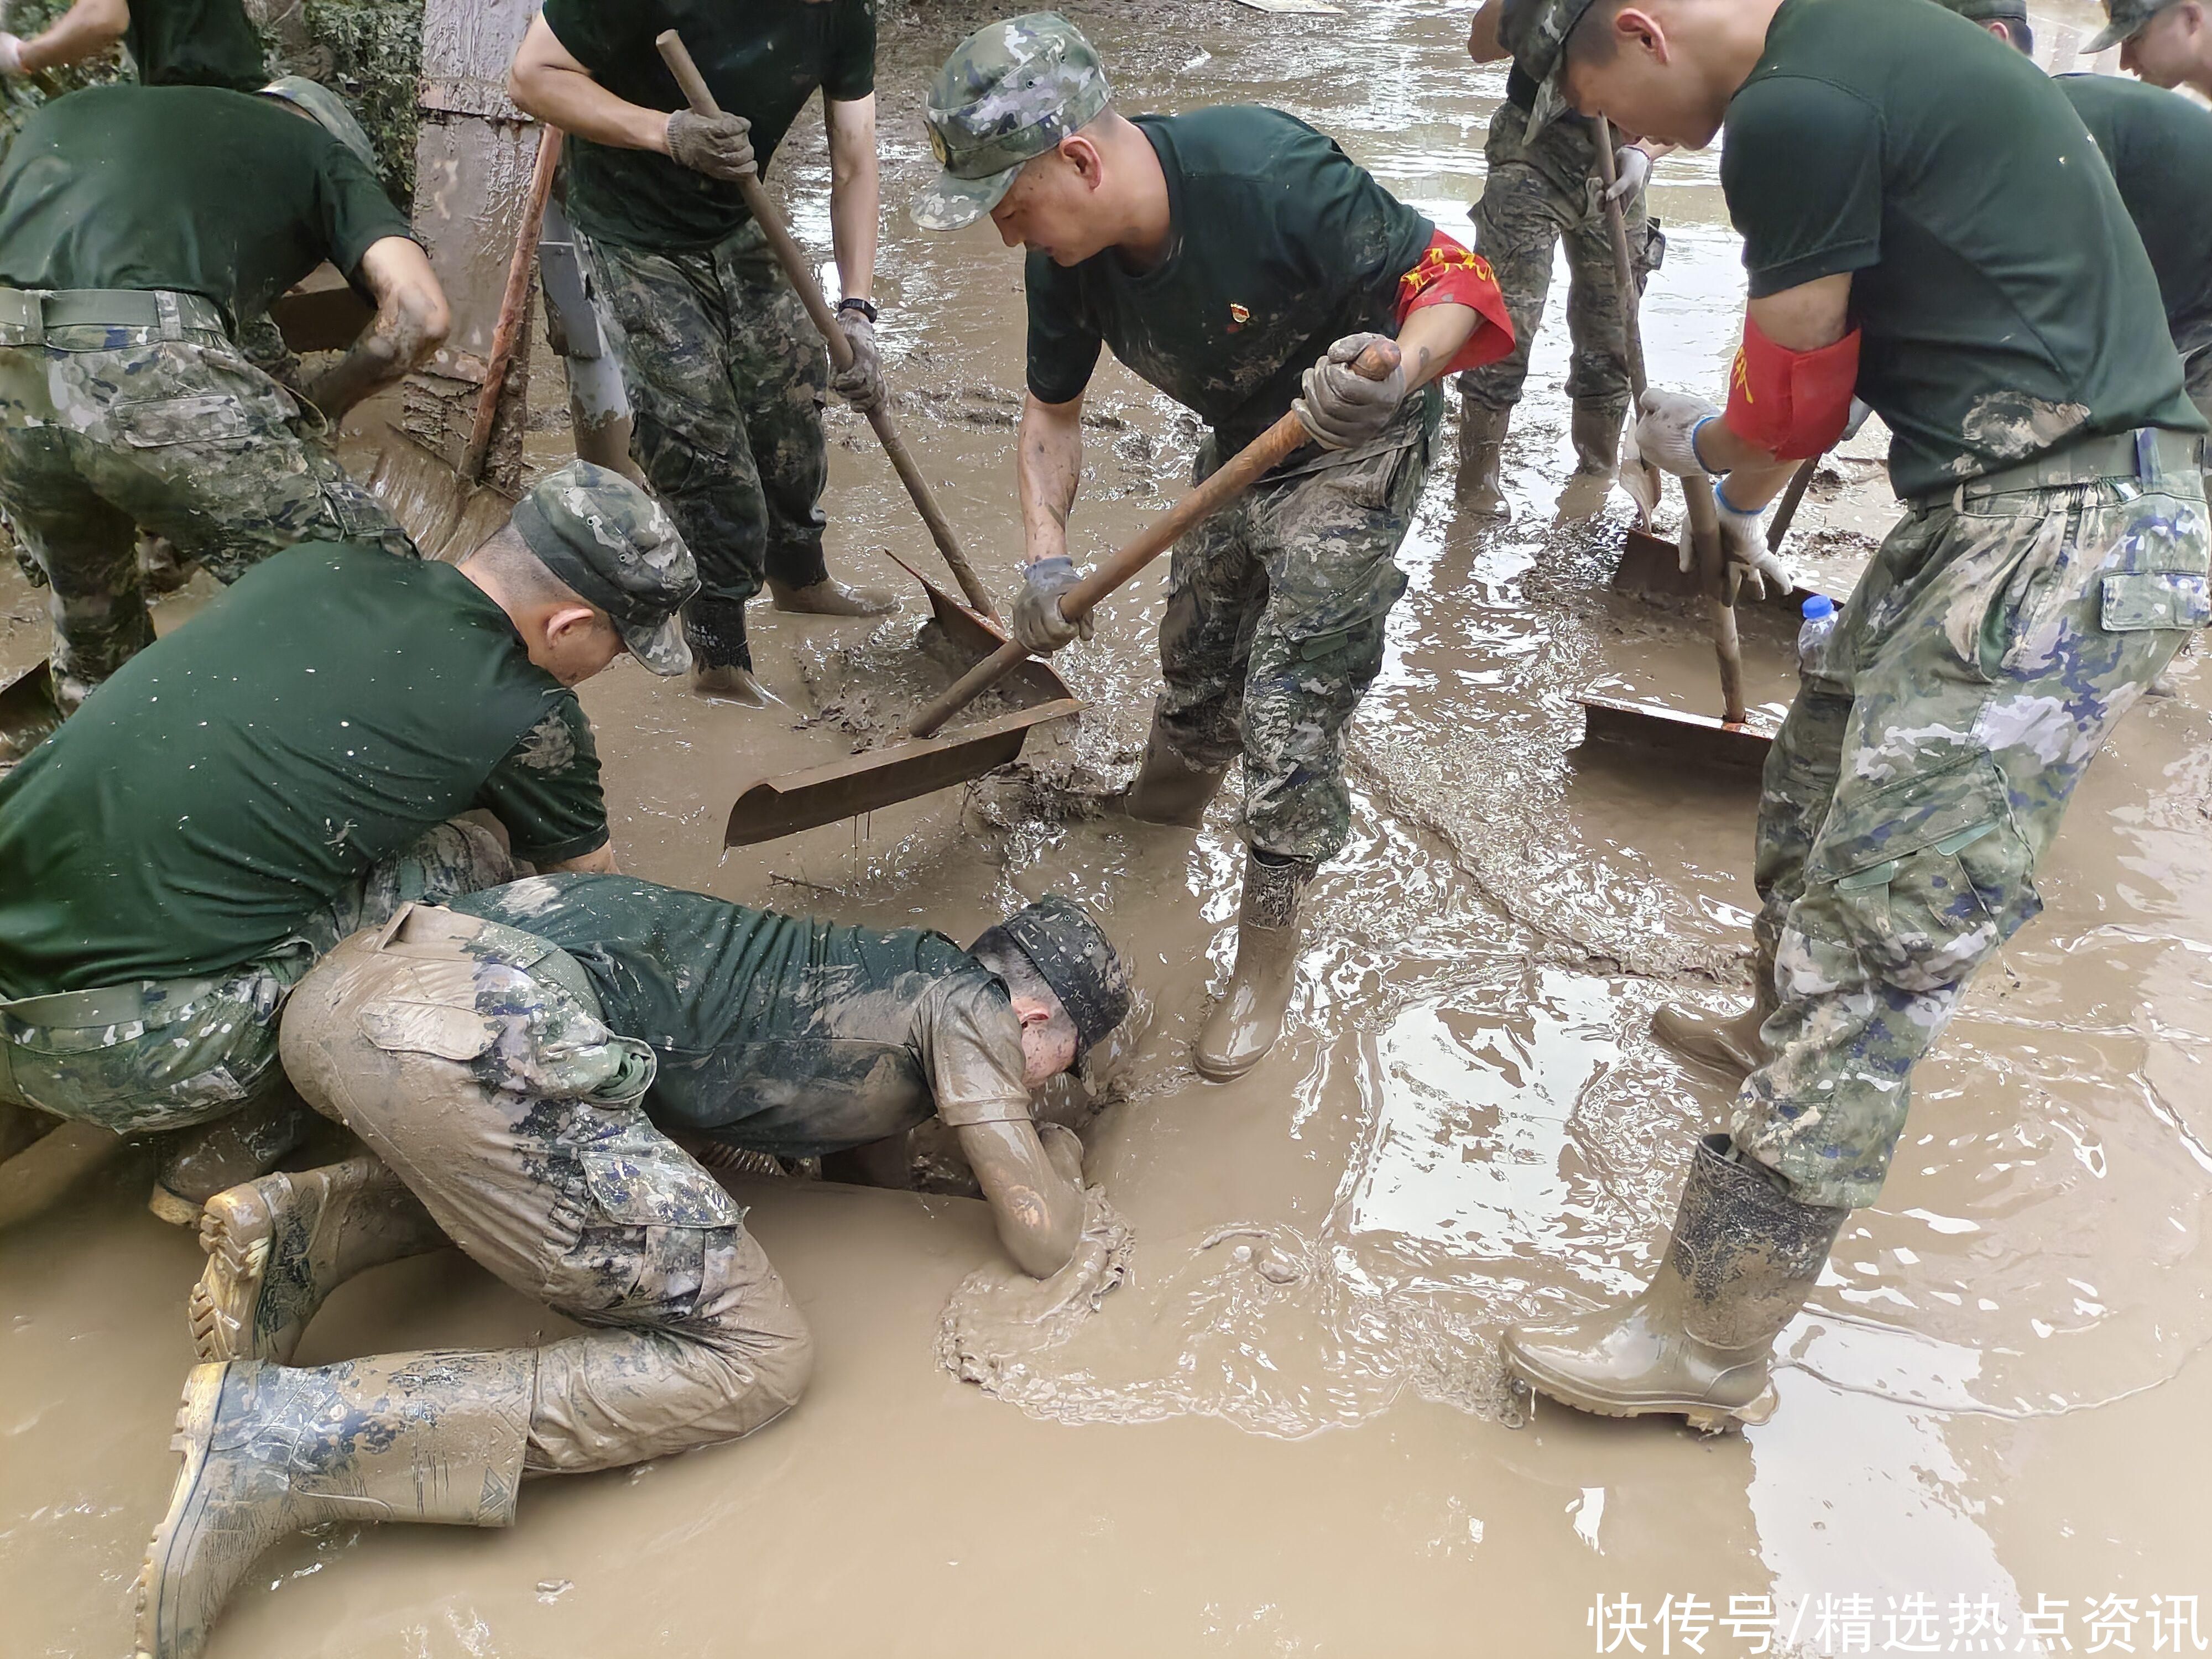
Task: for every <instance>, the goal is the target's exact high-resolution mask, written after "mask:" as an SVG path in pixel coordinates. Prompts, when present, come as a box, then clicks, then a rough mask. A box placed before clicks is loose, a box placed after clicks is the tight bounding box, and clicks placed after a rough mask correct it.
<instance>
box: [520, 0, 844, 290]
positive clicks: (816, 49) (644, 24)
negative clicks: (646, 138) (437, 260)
mask: <svg viewBox="0 0 2212 1659" xmlns="http://www.w3.org/2000/svg"><path fill="white" fill-rule="evenodd" d="M544 16H545V23H546V27H549V28H550V29H551V30H552V31H553V34H554V38H555V39H556V40H559V41H560V43H561V44H562V46H566V47H567V48H568V52H569V54H570V55H571V56H572V57H574V58H575V59H576V61H577V62H578V63H580V64H582V65H583V66H584V67H585V68H586V69H587V70H591V72H592V79H593V80H595V81H597V82H599V84H600V85H601V86H603V87H605V88H607V90H608V91H610V92H611V93H613V94H615V95H616V96H617V97H618V98H624V99H627V100H629V101H630V102H631V103H633V104H638V105H641V106H643V107H645V108H647V109H665V110H678V109H682V108H684V94H682V93H681V92H680V91H678V88H677V85H676V77H675V76H672V75H671V74H670V73H669V72H668V65H667V64H664V63H662V62H661V61H660V52H659V49H658V48H657V47H656V46H654V45H653V40H655V38H656V37H658V36H659V33H660V32H661V31H662V30H663V29H671V28H672V29H676V30H678V31H680V32H681V33H682V34H683V36H684V47H685V48H686V50H688V51H689V52H690V54H691V61H692V62H694V63H696V64H698V66H699V73H700V74H701V75H702V76H704V77H705V78H706V82H707V89H708V91H710V92H712V93H713V94H714V101H715V102H716V103H718V104H720V106H722V108H723V109H724V111H726V112H727V113H729V114H732V115H742V116H744V118H746V119H747V120H749V121H750V122H751V123H752V124H753V128H752V142H753V154H754V155H756V156H757V157H758V158H759V161H760V170H761V176H762V177H763V178H766V177H767V176H768V167H769V159H770V158H771V157H773V156H774V155H775V147H776V146H777V145H778V144H780V143H782V142H783V135H784V134H785V133H787V132H788V131H790V130H791V124H792V122H793V121H794V120H796V119H797V118H798V116H799V111H800V110H802V109H804V108H805V106H806V100H808V99H809V98H811V96H813V94H814V89H815V88H817V87H819V88H822V95H823V97H824V98H826V99H829V100H832V101H833V102H837V103H850V102H852V101H853V100H856V99H860V98H866V96H867V95H868V94H870V93H872V92H873V91H874V90H875V89H876V9H875V3H874V0H744V3H743V4H730V3H725V4H720V5H713V6H702V5H692V4H686V3H683V0H546V5H545V12H544ZM562 177H563V181H564V182H563V185H562V202H563V204H565V205H566V206H567V208H568V216H569V218H571V219H573V220H574V221H575V223H576V227H577V228H578V229H580V230H581V231H583V232H584V234H586V235H587V236H599V237H603V238H605V240H608V241H611V242H621V243H623V244H625V245H627V246H631V247H645V248H657V249H660V250H663V251H665V252H685V251H688V250H691V249H696V248H702V247H711V246H714V244H715V243H716V242H719V241H720V240H723V239H724V238H725V237H726V236H728V235H730V234H732V232H733V231H735V230H737V229H738V228H739V227H740V226H742V225H743V224H744V222H745V221H746V219H747V218H748V217H749V215H748V214H747V213H746V211H745V200H744V196H743V195H742V194H741V193H740V192H739V191H738V187H737V185H733V184H726V183H725V182H723V181H722V180H720V179H709V178H708V177H707V176H706V175H705V174H704V173H694V172H692V171H691V170H690V168H689V167H679V166H678V164H677V163H676V162H674V161H671V160H669V158H668V157H667V156H665V155H660V154H659V152H658V151H653V150H642V149H615V148H613V147H612V146H611V145H607V144H595V143H591V142H590V141H589V140H588V139H584V138H576V137H571V138H570V139H569V140H568V149H566V150H565V151H564V152H563V153H562Z"/></svg>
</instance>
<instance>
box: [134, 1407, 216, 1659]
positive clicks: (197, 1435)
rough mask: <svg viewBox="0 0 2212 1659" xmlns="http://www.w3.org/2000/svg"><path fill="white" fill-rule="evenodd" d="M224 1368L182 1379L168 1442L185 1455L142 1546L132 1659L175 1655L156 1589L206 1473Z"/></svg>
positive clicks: (171, 1657)
mask: <svg viewBox="0 0 2212 1659" xmlns="http://www.w3.org/2000/svg"><path fill="white" fill-rule="evenodd" d="M228 1375H229V1367H228V1366H227V1365H195V1366H193V1367H192V1370H191V1374H190V1375H189V1376H186V1377H185V1395H184V1400H183V1402H182V1403H181V1404H180V1405H179V1407H177V1430H176V1432H175V1433H174V1434H173V1435H172V1436H171V1437H170V1438H169V1447H170V1449H171V1450H173V1451H179V1452H182V1453H183V1454H184V1457H185V1464H184V1467H183V1468H180V1469H179V1470H178V1471H177V1481H176V1485H175V1486H172V1487H171V1488H170V1489H169V1508H168V1511H167V1513H166V1514H165V1515H163V1516H161V1522H160V1523H159V1524H158V1525H156V1526H155V1528H154V1533H153V1536H152V1537H150V1538H149V1539H148V1540H147V1541H146V1559H145V1561H144V1562H143V1564H142V1565H140V1567H139V1569H138V1584H137V1591H138V1595H137V1615H136V1617H137V1659H175V1656H176V1655H177V1653H178V1651H179V1650H178V1649H177V1647H176V1646H175V1645H174V1644H172V1643H170V1642H168V1641H167V1640H165V1639H164V1638H163V1635H162V1632H161V1630H160V1628H159V1626H160V1623H161V1596H160V1594H159V1591H158V1588H157V1587H158V1586H159V1584H160V1583H161V1580H162V1579H163V1578H164V1577H166V1576H167V1565H168V1560H169V1558H170V1556H171V1555H172V1554H173V1553H175V1551H176V1549H177V1547H178V1544H179V1540H180V1538H181V1537H182V1535H183V1533H184V1530H185V1522H186V1520H187V1518H188V1517H189V1516H190V1515H191V1511H192V1509H193V1504H192V1499H193V1498H194V1496H195V1495H196V1494H197V1492H198V1490H199V1482H200V1475H201V1474H202V1472H203V1471H204V1469H205V1468H207V1455H208V1443H209V1442H210V1440H211V1439H212V1438H213V1437H214V1435H215V1419H216V1410H217V1408H218V1407H220V1406H221V1405H222V1385H223V1380H224V1378H225V1377H226V1376H228Z"/></svg>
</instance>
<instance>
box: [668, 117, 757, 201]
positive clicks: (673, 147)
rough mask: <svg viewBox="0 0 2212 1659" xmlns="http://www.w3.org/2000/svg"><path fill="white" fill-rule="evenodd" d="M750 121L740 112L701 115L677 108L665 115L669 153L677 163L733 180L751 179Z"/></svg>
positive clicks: (710, 175)
mask: <svg viewBox="0 0 2212 1659" xmlns="http://www.w3.org/2000/svg"><path fill="white" fill-rule="evenodd" d="M752 131H753V124H752V123H751V122H750V121H748V120H747V119H745V118H744V116H742V115H700V114H697V113H696V112H693V111H691V110H688V109H679V110H678V111H677V112H676V113H675V114H673V115H671V116H670V117H669V118H668V155H669V159H670V160H671V161H674V162H675V163H676V164H677V165H678V166H679V167H690V169H691V171H692V172H694V173H705V174H706V175H707V176H708V178H709V179H723V180H725V181H726V182H728V183H730V184H735V183H736V182H737V181H738V179H750V178H752V177H754V176H755V175H756V174H757V173H759V171H760V169H759V167H757V166H756V165H755V164H754V161H753V139H752Z"/></svg>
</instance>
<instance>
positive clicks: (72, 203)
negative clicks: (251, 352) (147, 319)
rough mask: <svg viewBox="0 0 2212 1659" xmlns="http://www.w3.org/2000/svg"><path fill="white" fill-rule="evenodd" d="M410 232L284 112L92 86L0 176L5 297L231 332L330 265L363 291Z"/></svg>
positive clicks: (173, 91) (359, 170) (35, 125)
mask: <svg viewBox="0 0 2212 1659" xmlns="http://www.w3.org/2000/svg"><path fill="white" fill-rule="evenodd" d="M408 234H410V231H409V229H408V224H407V220H406V217H405V216H404V215H403V214H401V212H400V211H399V210H398V208H396V207H394V206H392V198H391V197H388V196H386V194H385V193H384V186H383V185H380V184H379V183H378V182H377V181H376V176H375V175H374V173H371V172H369V170H368V167H365V166H363V165H362V161H361V160H360V158H359V157H358V156H356V155H354V153H353V152H352V151H351V150H349V149H347V148H346V147H345V146H344V145H343V144H341V143H338V141H337V139H335V138H333V137H331V135H330V134H329V133H327V132H325V131H323V129H322V128H320V127H319V126H317V125H315V124H314V123H313V121H310V120H308V119H307V118H305V117H304V116H301V115H300V114H298V113H296V112H294V110H293V108H292V106H290V105H289V104H286V103H283V102H282V101H280V100H277V99H274V98H256V97H252V96H250V95H248V94H245V93H240V92H230V91H227V90H225V89H223V88H219V87H133V86H107V87H93V88H88V89H87V90H86V91H83V92H73V93H71V94H70V95H69V96H68V97H66V98H57V99H56V100H54V101H53V102H52V103H51V104H47V105H45V106H42V107H41V108H40V110H39V112H37V113H36V114H34V115H33V116H32V117H31V118H30V119H29V120H28V121H26V122H25V123H24V124H23V130H22V131H21V132H19V133H17V134H16V135H15V143H14V144H12V145H11V146H10V147H9V150H8V154H7V158H6V160H5V161H0V286H5V287H9V288H131V289H179V290H180V291H182V292H185V293H187V294H199V295H205V296H206V297H207V298H208V299H210V300H212V301H215V302H216V304H217V305H218V306H221V307H222V308H223V310H224V311H225V312H226V313H228V314H229V316H230V319H231V320H232V322H233V323H234V324H235V323H236V322H237V320H238V319H240V318H241V317H251V316H253V315H256V314H257V313H259V312H261V311H263V310H265V309H266V308H267V307H268V304H269V302H270V301H271V300H273V299H275V298H276V296H277V295H280V294H282V293H283V291H284V290H285V289H288V288H289V287H291V286H292V284H293V283H296V282H298V281H299V280H300V279H301V277H302V276H306V275H307V273H308V272H309V271H311V270H313V269H314V268H315V267H316V266H317V265H319V264H322V262H323V261H324V260H325V259H328V260H329V261H330V262H331V264H334V265H336V266H337V268H338V269H339V270H342V271H343V272H344V273H345V274H346V276H349V277H351V276H354V275H355V274H356V271H357V270H358V269H359V267H360V264H361V256H362V254H364V253H366V252H368V249H369V247H370V246H371V245H372V244H373V243H376V242H380V241H382V240H384V239H385V238H386V237H387V236H405V235H408Z"/></svg>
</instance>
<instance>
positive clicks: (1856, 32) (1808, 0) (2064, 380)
mask: <svg viewBox="0 0 2212 1659" xmlns="http://www.w3.org/2000/svg"><path fill="white" fill-rule="evenodd" d="M1727 132H1728V147H1727V149H1726V151H1725V153H1724V154H1723V155H1722V157H1721V185H1722V187H1723V190H1724V191H1726V192H1727V196H1728V204H1729V216H1731V217H1732V218H1733V219H1734V220H1735V228H1736V229H1737V230H1738V231H1739V232H1741V234H1742V236H1743V239H1744V264H1745V266H1746V268H1747V270H1749V271H1750V274H1751V292H1752V295H1753V297H1754V298H1759V297H1762V296H1764V295H1770V294H1775V293H1779V292H1781V291H1782V290H1784V289H1791V288H1796V287H1798V286H1799V285H1801V284H1802V283H1810V282H1813V281H1815V280H1816V279H1818V278H1820V277H1823V276H1836V275H1838V274H1840V273H1843V272H1845V271H1848V272H1850V273H1851V301H1850V314H1851V320H1852V323H1853V325H1855V326H1857V328H1859V329H1860V330H1862V331H1863V338H1862V341H1861V343H1860V353H1859V377H1858V394H1859V396H1860V397H1862V398H1865V399H1866V401H1867V402H1868V403H1869V404H1872V405H1873V406H1874V408H1875V411H1876V412H1877V413H1879V414H1880V415H1881V418H1882V420H1883V421H1884V422H1886V423H1887V425H1888V427H1889V428H1890V430H1891V432H1892V434H1893V442H1892V444H1891V447H1890V454H1889V470H1890V480H1891V483H1893V485H1894V486H1895V487H1896V489H1897V492H1898V494H1899V495H1902V496H1905V497H1906V498H1907V499H1918V498H1921V497H1923V496H1928V495H1935V494H1937V493H1939V492H1942V491H1944V490H1948V489H1950V488H1951V487H1952V486H1954V485H1955V484H1956V483H1958V482H1959V481H1960V480H1961V479H1963V478H1972V477H1979V476H1981V475H1982V474H1984V473H1985V472H1992V471H2000V470H2002V468H2005V467H2007V466H2010V465H2015V464H2016V463H2018V462H2021V461H2024V460H2027V459H2029V458H2031V457H2033V456H2035V455H2039V454H2042V453H2045V452H2046V451H2050V450H2052V449H2057V448H2059V447H2063V446H2064V445H2065V444H2067V443H2069V442H2072V441H2075V440H2077V439H2081V438H2084V437H2089V436H2093V435H2103V434H2107V433H2118V432H2124V431H2127V430H2129V429H2130V428H2135V427H2142V426H2165V427H2175V428H2183V429H2186V430H2191V431H2194V430H2197V429H2198V428H2200V427H2201V426H2202V424H2203V422H2201V420H2200V419H2199V418H2198V416H2197V412H2196V410H2194V409H2193V408H2191V405H2190V404H2189V400H2188V399H2187V398H2185V397H2184V396H2183V394H2182V389H2181V365H2180V362H2179V359H2178V358H2177V357H2176V356H2174V351H2173V345H2172V341H2171V340H2169V339H2168V338H2167V337H2166V328H2165V325H2164V320H2163V317H2164V313H2163V312H2162V311H2161V309H2160V305H2159V299H2158V282H2157V278H2156V277H2155V276H2153V275H2152V273H2151V268H2150V261H2149V260H2148V258H2146V257H2145V256H2144V254H2143V251H2142V239H2141V238H2139V237H2138V236H2137V235H2136V232H2135V227H2134V226H2133V225H2132V224H2131V223H2130V222H2129V219H2128V211H2127V208H2126V205H2125V204H2124V203H2123V202H2122V201H2121V200H2120V193H2119V191H2118V189H2117V188H2116V187H2115V186H2114V185H2113V183H2112V172H2111V170H2110V169H2109V168H2107V167H2106V166H2105V165H2104V164H2103V163H2102V161H2100V159H2099V158H2098V155H2097V153H2096V149H2095V147H2094V146H2093V144H2092V143H2090V141H2089V135H2088V134H2087V132H2086V131H2084V130H2083V129H2082V125H2081V119H2080V118H2079V117H2078V116H2076V115H2075V113H2074V109H2073V106H2071V105H2070V104H2069V103H2068V102H2067V101H2066V94H2064V93H2063V92H2061V91H2060V90H2059V89H2058V88H2057V87H2056V86H2055V85H2053V84H2052V83H2051V79H2050V77H2049V76H2046V75H2045V74H2044V73H2043V71H2042V70H2039V69H2037V68H2036V66H2035V65H2034V64H2033V63H2032V62H2030V61H2029V59H2028V58H2027V56H2026V54H2024V53H2022V52H2018V51H2015V49H2013V48H2012V47H2011V46H2008V45H2007V44H2005V43H2004V42H2003V41H2001V40H1997V39H1996V37H1995V36H1993V35H1990V34H1989V33H1986V32H1984V31H1983V30H1981V29H1979V28H1978V27H1976V26H1975V25H1973V24H1972V23H1969V22H1967V21H1966V20H1965V19H1963V18H1961V17H1960V16H1958V15H1956V14H1955V13H1953V12H1949V11H1946V10H1944V9H1942V7H1940V6H1931V5H1929V4H1928V3H1927V0H1783V5H1782V9H1780V10H1779V11H1778V12H1777V13H1776V14H1775V15H1774V21H1773V23H1772V25H1771V27H1769V29H1768V31H1767V35H1766V51H1765V55H1764V56H1763V57H1762V58H1760V59H1759V65H1758V67H1757V68H1756V69H1754V70H1753V71H1752V74H1751V76H1750V78H1749V79H1748V80H1747V81H1746V82H1744V84H1743V87H1742V88H1741V90H1740V91H1739V92H1738V93H1737V94H1736V95H1735V100H1734V101H1733V102H1732V103H1731V104H1730V105H1729V111H1728V126H1727Z"/></svg>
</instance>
